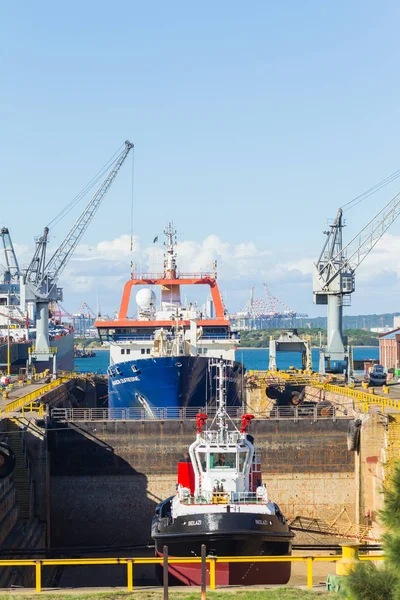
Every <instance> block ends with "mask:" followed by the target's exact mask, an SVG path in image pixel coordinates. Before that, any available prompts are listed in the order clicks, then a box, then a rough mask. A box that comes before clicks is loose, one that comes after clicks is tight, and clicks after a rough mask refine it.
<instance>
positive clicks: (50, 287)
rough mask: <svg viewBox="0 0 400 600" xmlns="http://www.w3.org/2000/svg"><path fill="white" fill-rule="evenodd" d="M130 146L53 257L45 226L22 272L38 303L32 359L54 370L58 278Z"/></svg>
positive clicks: (29, 296)
mask: <svg viewBox="0 0 400 600" xmlns="http://www.w3.org/2000/svg"><path fill="white" fill-rule="evenodd" d="M131 148H133V144H131V142H129V141H126V142H125V145H124V148H123V150H122V151H121V152H120V153H119V154H118V156H117V158H116V159H115V160H113V163H112V165H111V167H110V168H109V170H108V173H107V175H106V177H105V179H104V180H103V182H102V183H101V184H100V187H99V188H98V189H97V191H96V192H95V194H94V196H93V197H92V198H91V200H90V201H89V203H88V204H87V206H86V208H85V210H84V211H83V213H82V214H81V215H80V217H79V218H78V219H77V220H76V221H75V223H74V225H73V226H72V227H71V229H70V231H69V232H68V234H67V235H66V237H65V238H64V240H63V242H62V243H61V245H60V246H59V247H58V248H57V250H56V251H55V252H54V254H53V255H52V257H51V258H50V260H47V257H46V253H47V244H48V241H49V239H48V236H49V227H45V228H44V232H43V235H42V236H41V237H40V238H39V239H38V240H37V241H36V250H35V253H34V256H33V258H32V260H31V263H30V265H29V267H28V268H27V270H26V271H25V272H24V273H23V286H21V288H23V293H24V300H25V301H26V302H34V303H35V304H36V345H35V347H34V348H33V349H32V352H31V354H30V360H31V361H32V360H34V361H49V360H53V371H54V372H55V370H56V355H55V354H54V353H53V352H52V350H51V348H50V345H49V304H50V303H51V302H58V301H60V302H61V301H62V299H63V294H62V289H61V288H58V287H57V281H58V279H59V277H60V275H61V273H62V271H63V270H64V268H65V266H66V265H67V263H68V261H69V260H70V258H71V256H72V254H73V252H74V250H75V248H76V247H77V245H78V243H79V242H80V240H81V238H82V236H83V234H84V233H85V231H86V229H87V228H88V226H89V224H90V222H91V220H92V219H93V217H94V215H95V213H96V211H97V209H98V208H99V206H100V204H101V202H102V200H103V198H104V196H105V195H106V193H107V191H108V190H109V188H110V186H111V184H112V183H113V181H114V179H115V178H116V176H117V174H118V172H119V170H120V169H121V167H122V165H123V163H124V161H125V159H126V157H127V156H128V154H129V152H130V150H131ZM97 181H98V178H97ZM86 189H88V186H87V188H86ZM21 292H22V289H21Z"/></svg>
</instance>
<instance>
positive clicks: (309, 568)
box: [307, 556, 314, 589]
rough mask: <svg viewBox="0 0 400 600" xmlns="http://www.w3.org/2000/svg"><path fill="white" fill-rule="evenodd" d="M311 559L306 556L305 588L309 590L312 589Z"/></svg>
mask: <svg viewBox="0 0 400 600" xmlns="http://www.w3.org/2000/svg"><path fill="white" fill-rule="evenodd" d="M313 560H314V559H313V557H312V556H307V587H308V588H309V589H311V588H312V567H313V564H312V563H313Z"/></svg>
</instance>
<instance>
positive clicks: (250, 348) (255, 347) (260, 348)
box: [236, 346, 379, 352]
mask: <svg viewBox="0 0 400 600" xmlns="http://www.w3.org/2000/svg"><path fill="white" fill-rule="evenodd" d="M352 348H378V349H379V346H352ZM311 349H312V350H319V346H311ZM241 350H269V347H268V346H239V347H238V348H237V350H236V352H240V351H241Z"/></svg>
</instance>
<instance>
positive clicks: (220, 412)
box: [210, 359, 228, 444]
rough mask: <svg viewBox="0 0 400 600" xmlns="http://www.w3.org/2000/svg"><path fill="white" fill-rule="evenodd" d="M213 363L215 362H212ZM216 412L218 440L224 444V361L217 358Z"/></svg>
mask: <svg viewBox="0 0 400 600" xmlns="http://www.w3.org/2000/svg"><path fill="white" fill-rule="evenodd" d="M214 365H215V363H214ZM210 367H211V369H212V367H213V361H211V363H210ZM216 391H217V402H218V407H217V414H216V421H217V424H218V442H219V443H220V444H226V443H227V442H228V435H227V432H228V423H227V420H226V417H227V414H226V361H224V360H222V359H219V360H218V376H217V384H216Z"/></svg>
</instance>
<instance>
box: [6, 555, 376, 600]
mask: <svg viewBox="0 0 400 600" xmlns="http://www.w3.org/2000/svg"><path fill="white" fill-rule="evenodd" d="M342 558H343V556H341V555H337V556H240V557H238V556H220V557H218V556H207V557H206V559H205V562H206V564H207V566H208V570H209V583H210V585H209V588H210V590H215V589H216V566H217V564H220V563H229V564H232V563H252V564H254V563H285V562H290V563H306V566H307V587H308V588H309V589H311V588H312V586H313V563H314V562H338V561H340V560H342ZM359 559H360V560H361V561H371V560H385V557H384V556H383V555H367V556H360V557H359ZM201 563H202V558H201V557H194V558H175V557H174V558H171V557H168V565H176V564H199V565H201ZM163 564H165V559H164V558H163V557H160V558H156V557H154V558H148V557H144V558H63V559H52V558H45V559H21V560H17V559H15V560H0V567H34V568H35V580H36V583H35V590H36V592H37V593H40V592H41V591H42V567H47V566H60V567H66V566H82V565H126V566H127V590H128V592H131V591H132V590H133V585H134V565H163Z"/></svg>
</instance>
